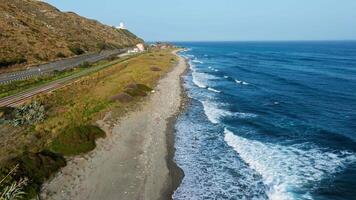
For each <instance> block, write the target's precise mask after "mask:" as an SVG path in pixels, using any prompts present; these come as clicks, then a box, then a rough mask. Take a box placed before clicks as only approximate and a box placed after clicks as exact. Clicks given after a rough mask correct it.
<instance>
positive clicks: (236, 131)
mask: <svg viewBox="0 0 356 200" xmlns="http://www.w3.org/2000/svg"><path fill="white" fill-rule="evenodd" d="M177 44H178V45H180V46H183V47H186V48H188V50H187V51H184V52H182V53H181V55H182V56H184V57H186V58H187V59H189V63H190V71H189V72H188V74H187V75H186V76H185V77H184V80H185V83H184V86H185V87H186V89H187V93H188V96H189V98H190V103H189V105H188V108H187V110H186V111H185V112H184V113H182V114H181V116H180V117H179V119H178V122H177V124H176V130H177V132H176V141H175V147H176V149H177V151H176V155H175V160H176V162H177V163H178V165H179V166H180V167H181V168H182V169H183V171H184V173H185V177H184V179H183V181H182V184H181V185H180V187H179V188H178V189H177V191H176V192H175V193H174V199H177V200H180V199H189V200H192V199H193V200H195V199H246V200H254V199H261V200H262V199H272V200H292V199H316V200H341V199H342V200H353V199H356V42H346V41H345V42H221V43H217V42H216V43H213V42H211V43H204V42H200V43H177Z"/></svg>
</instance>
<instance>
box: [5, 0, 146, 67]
mask: <svg viewBox="0 0 356 200" xmlns="http://www.w3.org/2000/svg"><path fill="white" fill-rule="evenodd" d="M141 42H142V40H141V39H140V38H138V37H137V36H135V35H134V34H132V33H131V32H129V31H128V30H117V29H115V28H113V27H110V26H107V25H104V24H101V23H100V22H98V21H95V20H91V19H87V18H84V17H81V16H79V15H77V14H75V13H73V12H61V11H60V10H58V9H57V8H55V7H53V6H51V5H49V4H48V3H46V2H42V1H37V0H0V72H2V71H11V70H13V68H14V67H15V68H16V67H23V66H25V65H33V64H39V63H43V62H47V61H52V60H55V59H59V58H62V57H70V56H74V55H75V51H73V49H80V50H83V51H85V52H96V51H100V50H102V49H105V48H121V47H127V46H134V45H136V44H137V43H141ZM16 63H17V64H16ZM12 64H14V65H12Z"/></svg>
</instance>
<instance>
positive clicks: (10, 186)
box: [0, 151, 66, 200]
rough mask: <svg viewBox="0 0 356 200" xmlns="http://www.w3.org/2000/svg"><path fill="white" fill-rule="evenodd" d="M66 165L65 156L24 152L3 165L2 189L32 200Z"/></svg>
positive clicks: (0, 172)
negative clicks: (46, 182) (47, 181)
mask: <svg viewBox="0 0 356 200" xmlns="http://www.w3.org/2000/svg"><path fill="white" fill-rule="evenodd" d="M65 165H66V161H65V159H64V157H63V156H61V155H59V154H55V153H53V152H50V151H41V152H38V153H31V152H24V153H22V154H21V155H18V156H17V157H15V158H13V159H11V160H8V161H6V162H4V163H2V166H1V170H0V177H1V178H2V180H3V182H2V183H1V187H0V189H1V191H4V192H10V193H12V192H11V191H13V192H16V193H18V194H21V195H22V196H25V199H31V197H33V196H35V194H37V193H38V192H39V191H40V188H41V185H42V183H43V182H44V181H45V180H47V179H48V178H49V177H51V176H52V175H53V174H54V173H56V172H57V171H58V170H59V169H60V168H62V167H64V166H65ZM13 169H15V170H13ZM25 193H26V194H25ZM0 199H1V198H0ZM13 199H16V198H13ZM1 200H2V199H1Z"/></svg>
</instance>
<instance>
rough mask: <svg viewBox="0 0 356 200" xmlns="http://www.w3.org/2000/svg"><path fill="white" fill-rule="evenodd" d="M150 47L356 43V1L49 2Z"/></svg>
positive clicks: (135, 0)
mask: <svg viewBox="0 0 356 200" xmlns="http://www.w3.org/2000/svg"><path fill="white" fill-rule="evenodd" d="M47 2H49V3H51V4H52V5H55V6H56V7H58V8H59V9H61V10H63V11H74V12H76V13H78V14H80V15H83V16H85V17H88V18H92V19H97V20H99V21H100V22H102V23H105V24H108V25H118V24H119V22H120V21H124V22H125V24H126V26H127V27H128V29H130V30H131V31H132V32H134V33H135V34H137V35H139V36H140V37H142V38H143V39H145V40H146V41H157V40H166V41H192V40H193V41H209V40H213V41H220V40H223V41H234V40H348V39H353V40H356V0H175V1H173V0H150V1H149V0H125V1H123V0H119V1H118V0H100V1H95V0H47Z"/></svg>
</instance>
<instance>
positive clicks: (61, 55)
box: [56, 52, 66, 58]
mask: <svg viewBox="0 0 356 200" xmlns="http://www.w3.org/2000/svg"><path fill="white" fill-rule="evenodd" d="M56 57H57V58H65V57H66V55H64V53H62V52H58V53H57V54H56Z"/></svg>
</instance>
